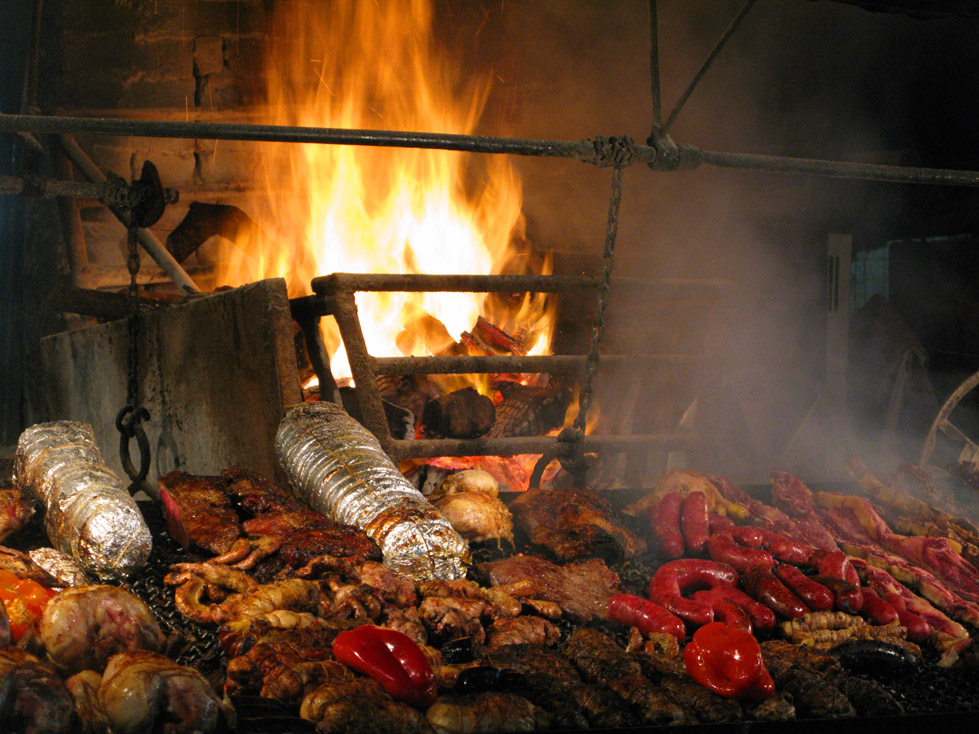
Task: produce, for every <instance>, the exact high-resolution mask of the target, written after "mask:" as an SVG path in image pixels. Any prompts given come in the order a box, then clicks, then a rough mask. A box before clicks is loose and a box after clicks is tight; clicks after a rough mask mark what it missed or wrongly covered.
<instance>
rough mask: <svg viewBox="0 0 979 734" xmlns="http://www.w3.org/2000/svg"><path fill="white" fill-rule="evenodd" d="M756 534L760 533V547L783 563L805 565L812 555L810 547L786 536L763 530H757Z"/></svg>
mask: <svg viewBox="0 0 979 734" xmlns="http://www.w3.org/2000/svg"><path fill="white" fill-rule="evenodd" d="M758 532H760V533H761V538H762V544H761V547H762V548H764V549H765V550H767V551H768V552H769V553H771V554H772V555H773V556H775V557H776V558H777V559H778V560H780V561H782V562H783V563H795V564H799V563H805V562H806V561H808V560H809V557H810V556H811V555H812V551H813V549H812V547H810V546H808V545H806V544H804V543H800V542H799V541H797V540H796V539H795V538H790V537H789V536H788V535H783V534H782V533H776V532H775V531H774V530H767V529H765V528H758Z"/></svg>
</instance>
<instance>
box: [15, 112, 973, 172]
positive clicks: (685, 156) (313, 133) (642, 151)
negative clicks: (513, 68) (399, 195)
mask: <svg viewBox="0 0 979 734" xmlns="http://www.w3.org/2000/svg"><path fill="white" fill-rule="evenodd" d="M0 132H13V133H21V132H33V133H62V134H66V133H67V134H72V133H85V134H95V135H129V136H135V137H150V138H153V137H155V138H187V139H194V140H240V141H246V142H248V141H256V142H282V143H320V144H330V145H366V146H381V147H401V148H428V149H436V150H456V151H466V152H471V153H506V154H511V155H526V156H545V157H551V158H573V159H578V160H582V161H586V162H592V163H595V162H601V163H602V164H603V165H611V164H610V163H609V162H608V160H607V158H605V157H604V156H602V155H598V154H597V153H596V143H595V142H594V141H591V140H580V141H566V140H532V139H527V138H501V137H490V136H485V135H459V134H454V133H419V132H404V131H395V130H358V129H345V128H326V127H295V126H284V125H257V124H246V123H229V122H182V121H179V120H120V119H115V118H107V117H63V116H55V115H50V116H48V115H8V114H0ZM677 149H678V150H679V152H680V157H681V158H682V161H681V162H680V165H679V166H676V165H675V164H674V162H673V160H672V158H671V156H670V155H666V156H664V155H663V154H662V153H661V152H660V151H659V149H658V148H657V147H656V146H655V145H633V146H632V150H631V158H630V159H629V160H628V163H637V162H645V163H649V164H653V165H654V167H656V170H674V169H675V168H681V169H683V168H687V169H689V168H696V167H697V166H698V165H701V164H707V165H712V166H718V167H722V168H739V169H747V170H757V171H770V172H775V173H796V174H804V175H810V176H829V177H833V178H853V179H865V180H872V181H890V182H894V183H914V184H938V185H946V186H979V172H973V171H959V170H954V169H940V168H914V167H909V166H890V165H883V164H872V163H858V162H852V161H826V160H818V159H808V158H791V157H784V156H772V155H758V154H753V153H718V152H714V151H707V150H700V149H698V148H696V147H694V146H691V145H680V146H678V148H677ZM668 152H669V151H667V153H668ZM657 158H664V159H665V161H666V162H665V163H664V162H663V161H660V162H659V163H657Z"/></svg>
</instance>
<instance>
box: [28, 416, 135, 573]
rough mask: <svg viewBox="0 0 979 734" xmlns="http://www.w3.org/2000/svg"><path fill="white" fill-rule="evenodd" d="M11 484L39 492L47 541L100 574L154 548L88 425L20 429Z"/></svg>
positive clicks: (131, 567) (131, 563) (126, 568)
mask: <svg viewBox="0 0 979 734" xmlns="http://www.w3.org/2000/svg"><path fill="white" fill-rule="evenodd" d="M13 479H14V484H15V485H16V486H18V487H20V488H21V489H23V490H25V491H26V492H28V493H29V494H31V495H32V496H34V497H36V498H37V501H38V502H39V503H40V505H41V507H42V508H43V509H44V524H45V528H46V529H47V533H48V537H49V538H50V539H51V543H52V544H53V545H54V546H55V547H56V548H57V549H58V550H61V551H63V552H65V553H68V554H69V555H71V556H72V557H73V558H75V560H77V561H78V562H79V563H81V564H82V566H84V567H85V569H86V570H87V571H89V572H91V573H93V574H95V575H96V576H98V577H100V578H102V579H123V578H126V577H128V576H130V575H131V574H133V573H134V572H135V571H137V570H138V569H140V568H142V567H143V566H144V565H145V563H146V561H147V559H148V558H149V555H150V551H151V549H152V543H153V541H152V538H151V536H150V531H149V528H148V527H147V526H146V522H145V520H144V519H143V515H142V513H141V512H140V510H139V507H138V506H137V504H136V501H135V500H134V499H133V498H132V497H131V496H130V495H129V492H128V491H127V490H126V488H125V487H124V486H123V485H122V482H121V481H120V480H119V478H118V477H117V476H116V475H115V473H114V472H113V471H112V470H111V469H110V468H109V467H108V466H107V465H106V464H105V463H104V462H103V460H102V455H101V454H100V453H99V447H98V445H97V444H96V443H95V438H94V436H93V434H92V427H91V426H89V425H88V424H86V423H80V422H77V421H54V422H50V423H38V424H35V425H33V426H31V427H29V428H27V429H26V430H24V432H23V433H21V435H20V438H19V440H18V442H17V450H16V453H15V454H14V473H13Z"/></svg>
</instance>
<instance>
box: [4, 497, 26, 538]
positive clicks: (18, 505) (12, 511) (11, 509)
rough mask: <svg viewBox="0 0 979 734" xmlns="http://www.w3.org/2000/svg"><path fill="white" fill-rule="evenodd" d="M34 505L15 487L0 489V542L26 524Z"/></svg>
mask: <svg viewBox="0 0 979 734" xmlns="http://www.w3.org/2000/svg"><path fill="white" fill-rule="evenodd" d="M33 514H34V503H33V502H31V500H30V499H29V498H28V497H27V496H26V495H25V494H24V493H23V492H22V491H21V490H20V489H19V488H17V487H0V540H3V539H4V538H6V537H7V536H8V535H11V534H13V533H15V532H17V531H18V530H20V529H21V528H22V527H24V526H25V525H26V524H27V521H28V520H30V519H31V516H32V515H33Z"/></svg>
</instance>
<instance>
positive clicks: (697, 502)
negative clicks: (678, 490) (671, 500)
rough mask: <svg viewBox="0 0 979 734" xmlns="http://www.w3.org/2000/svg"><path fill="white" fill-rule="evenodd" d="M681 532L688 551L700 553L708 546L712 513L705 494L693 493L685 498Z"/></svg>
mask: <svg viewBox="0 0 979 734" xmlns="http://www.w3.org/2000/svg"><path fill="white" fill-rule="evenodd" d="M680 530H681V531H682V533H683V542H684V545H686V547H687V550H688V551H693V552H694V553H700V552H701V551H702V550H703V549H704V547H705V546H706V545H707V538H708V537H710V511H709V509H708V507H707V495H705V494H704V493H703V492H691V493H690V494H688V495H687V496H686V497H684V498H683V504H682V505H681V507H680Z"/></svg>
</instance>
